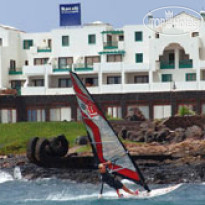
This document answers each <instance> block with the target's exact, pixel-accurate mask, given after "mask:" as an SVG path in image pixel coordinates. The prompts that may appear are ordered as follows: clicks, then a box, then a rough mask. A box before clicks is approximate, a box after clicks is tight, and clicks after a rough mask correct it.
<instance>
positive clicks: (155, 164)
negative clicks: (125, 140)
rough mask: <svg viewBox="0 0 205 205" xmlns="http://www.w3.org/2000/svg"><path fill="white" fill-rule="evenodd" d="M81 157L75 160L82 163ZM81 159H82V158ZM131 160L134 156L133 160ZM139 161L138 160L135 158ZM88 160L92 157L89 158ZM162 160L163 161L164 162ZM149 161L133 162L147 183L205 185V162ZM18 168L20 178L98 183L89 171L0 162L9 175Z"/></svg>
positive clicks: (23, 160) (16, 158) (23, 158)
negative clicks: (204, 183) (136, 164)
mask: <svg viewBox="0 0 205 205" xmlns="http://www.w3.org/2000/svg"><path fill="white" fill-rule="evenodd" d="M81 158H82V157H76V158H75V161H76V163H77V162H78V160H82V159H81ZM84 158H85V157H84ZM134 158H135V157H134ZM137 158H139V157H137ZM91 159H92V157H91ZM165 161H166V160H165ZM165 161H164V160H163V161H158V160H153V159H150V160H148V159H146V160H144V159H137V160H136V162H137V163H138V165H139V167H140V169H141V171H142V172H143V174H144V176H145V178H146V180H147V183H149V184H178V183H202V182H205V159H201V158H195V159H192V160H191V161H190V159H189V160H188V159H187V161H186V160H185V161H183V162H182V160H181V159H176V160H171V162H169V163H167V162H165ZM17 166H18V167H19V168H20V170H21V174H22V176H23V178H25V179H28V180H35V179H39V178H58V179H68V180H73V181H76V182H79V183H93V184H98V183H100V177H99V174H98V171H97V170H96V169H95V167H93V168H86V166H85V167H84V168H78V169H76V168H48V167H47V168H46V167H41V166H38V165H36V164H33V163H30V162H28V160H27V158H26V156H25V155H20V156H13V157H10V158H4V159H2V158H1V159H0V170H1V171H5V172H8V173H10V174H12V175H13V172H14V168H15V167H17Z"/></svg>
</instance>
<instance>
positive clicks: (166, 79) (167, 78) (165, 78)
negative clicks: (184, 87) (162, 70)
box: [162, 74, 172, 82]
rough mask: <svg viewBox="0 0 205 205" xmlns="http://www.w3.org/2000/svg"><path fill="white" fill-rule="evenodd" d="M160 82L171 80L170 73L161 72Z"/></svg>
mask: <svg viewBox="0 0 205 205" xmlns="http://www.w3.org/2000/svg"><path fill="white" fill-rule="evenodd" d="M162 82H172V74H162Z"/></svg>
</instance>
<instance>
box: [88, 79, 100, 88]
mask: <svg viewBox="0 0 205 205" xmlns="http://www.w3.org/2000/svg"><path fill="white" fill-rule="evenodd" d="M85 85H86V86H87V87H89V86H98V78H97V77H96V78H86V79H85Z"/></svg>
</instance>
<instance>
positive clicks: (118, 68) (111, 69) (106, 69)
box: [100, 62, 123, 73]
mask: <svg viewBox="0 0 205 205" xmlns="http://www.w3.org/2000/svg"><path fill="white" fill-rule="evenodd" d="M100 66H101V68H102V72H103V73H121V72H122V68H123V63H122V62H116V63H111V62H110V63H101V64H100Z"/></svg>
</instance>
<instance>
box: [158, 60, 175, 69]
mask: <svg viewBox="0 0 205 205" xmlns="http://www.w3.org/2000/svg"><path fill="white" fill-rule="evenodd" d="M174 68H175V64H174V61H169V62H165V61H161V62H160V69H174Z"/></svg>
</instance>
